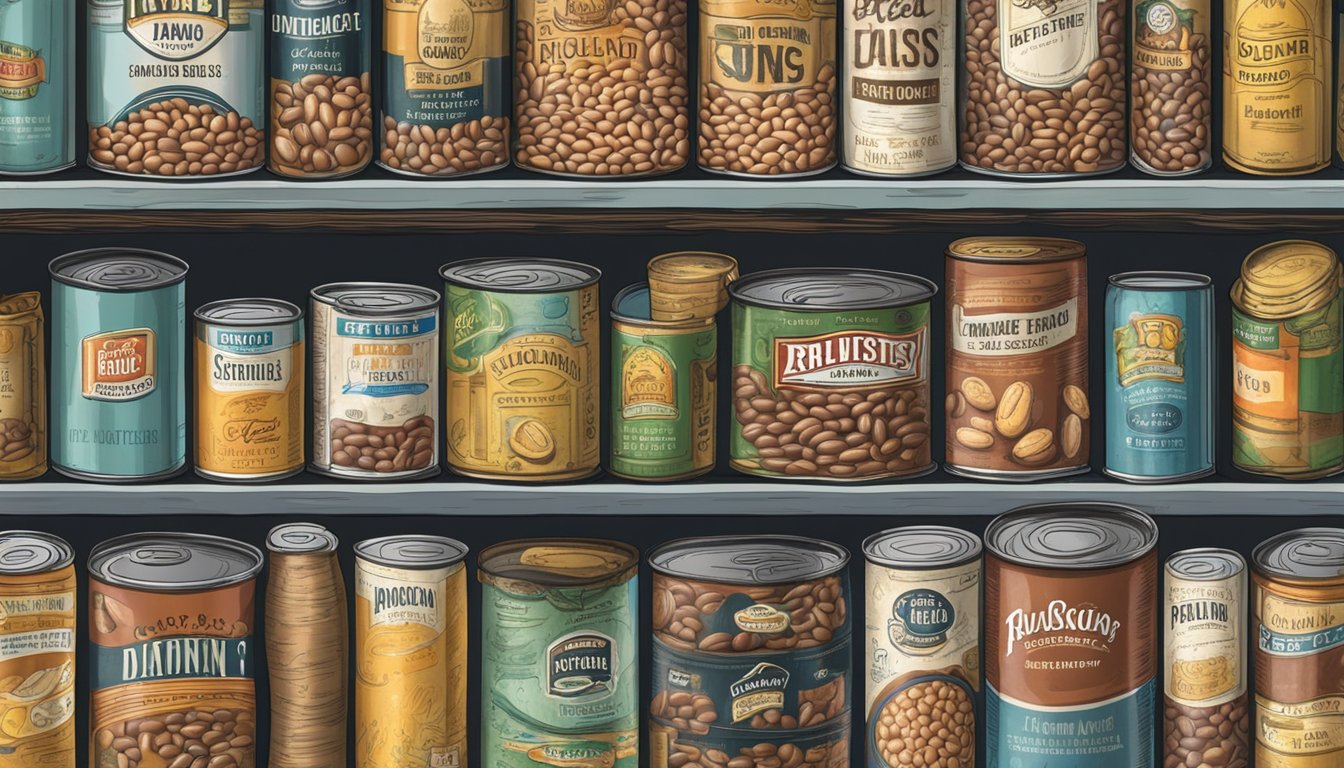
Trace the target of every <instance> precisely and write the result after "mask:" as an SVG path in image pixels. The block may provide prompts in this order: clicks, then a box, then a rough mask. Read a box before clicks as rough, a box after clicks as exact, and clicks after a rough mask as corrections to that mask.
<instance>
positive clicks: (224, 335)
mask: <svg viewBox="0 0 1344 768" xmlns="http://www.w3.org/2000/svg"><path fill="white" fill-rule="evenodd" d="M303 365H304V360H303V310H301V309H299V308H298V307H296V306H294V305H293V304H290V303H289V302H287V301H280V300H279V299H227V300H224V301H214V302H211V303H209V304H206V305H205V306H203V307H201V308H199V309H197V310H196V473H197V474H199V475H201V476H202V477H208V478H211V479H214V480H234V481H252V480H278V479H280V478H282V477H289V476H290V475H293V474H297V473H298V472H300V471H302V470H303V445H304V441H303V391H304V390H303Z"/></svg>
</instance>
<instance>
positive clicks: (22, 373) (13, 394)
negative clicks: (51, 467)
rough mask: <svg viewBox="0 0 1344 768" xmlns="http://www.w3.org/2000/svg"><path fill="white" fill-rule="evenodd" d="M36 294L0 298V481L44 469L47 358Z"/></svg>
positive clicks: (14, 478)
mask: <svg viewBox="0 0 1344 768" xmlns="http://www.w3.org/2000/svg"><path fill="white" fill-rule="evenodd" d="M44 326H45V321H44V319H43V316H42V295H41V294H40V293H38V292H37V291H28V292H26V293H15V294H12V295H9V296H0V480H26V479H28V478H30V477H38V476H40V475H44V474H46V472H47V356H46V334H45V333H43V328H44Z"/></svg>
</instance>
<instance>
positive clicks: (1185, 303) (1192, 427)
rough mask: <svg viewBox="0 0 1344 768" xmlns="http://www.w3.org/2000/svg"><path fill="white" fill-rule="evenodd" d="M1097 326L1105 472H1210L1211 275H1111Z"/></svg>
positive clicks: (1147, 476)
mask: <svg viewBox="0 0 1344 768" xmlns="http://www.w3.org/2000/svg"><path fill="white" fill-rule="evenodd" d="M1105 328H1106V330H1107V331H1108V332H1109V335H1108V337H1107V346H1108V348H1109V349H1108V352H1109V353H1108V354H1107V355H1106V474H1108V475H1111V476H1112V477H1118V478H1120V479H1121V480H1128V481H1130V482H1136V483H1157V482H1168V481H1178V480H1192V479H1194V478H1197V477H1204V476H1206V475H1211V474H1213V463H1214V455H1215V451H1216V447H1215V445H1214V418H1215V415H1214V414H1215V412H1216V411H1215V404H1216V403H1217V396H1216V393H1215V391H1214V375H1215V374H1214V370H1215V366H1214V358H1215V357H1216V356H1217V348H1216V346H1215V343H1214V323H1213V281H1212V280H1210V279H1209V278H1208V277H1207V276H1205V275H1196V274H1192V273H1189V272H1124V273H1121V274H1118V275H1112V276H1111V278H1110V281H1109V284H1108V285H1107V287H1106V326H1105Z"/></svg>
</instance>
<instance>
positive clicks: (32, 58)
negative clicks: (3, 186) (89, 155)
mask: <svg viewBox="0 0 1344 768" xmlns="http://www.w3.org/2000/svg"><path fill="white" fill-rule="evenodd" d="M73 14H74V10H73V5H72V4H70V3H66V2H51V1H50V0H5V2H0V173H16V174H27V173H43V172H46V171H54V170H57V169H59V168H63V167H65V166H67V165H70V164H72V163H73V162H74V153H75V146H74V132H73V130H72V126H71V122H72V121H73V119H74V110H73V108H72V107H73V104H72V97H73V90H72V81H71V77H70V70H71V65H72V63H73V55H74V51H73V40H74V29H73V24H74V21H73Z"/></svg>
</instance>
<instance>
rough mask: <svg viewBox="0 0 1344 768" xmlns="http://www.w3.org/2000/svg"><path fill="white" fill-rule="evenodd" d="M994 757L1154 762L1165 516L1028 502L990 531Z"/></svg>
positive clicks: (990, 750)
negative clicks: (1160, 546)
mask: <svg viewBox="0 0 1344 768" xmlns="http://www.w3.org/2000/svg"><path fill="white" fill-rule="evenodd" d="M985 547H986V548H987V549H988V550H989V552H988V554H987V555H986V557H985V682H986V683H987V687H986V695H985V724H986V725H985V729H986V737H985V740H986V750H985V751H986V764H987V765H999V766H1002V765H1013V766H1020V768H1044V767H1045V766H1054V765H1087V766H1088V768H1152V766H1153V755H1154V747H1155V744H1154V743H1153V740H1154V730H1155V729H1154V726H1155V719H1154V718H1155V717H1156V715H1157V694H1158V691H1157V644H1156V637H1157V632H1156V629H1157V627H1156V626H1155V622H1156V619H1157V616H1158V608H1157V524H1156V523H1155V522H1153V519H1152V518H1151V517H1148V516H1147V515H1145V514H1143V513H1142V512H1140V511H1138V510H1136V509H1131V508H1129V507H1125V506H1121V505H1119V504H1099V503H1098V504H1087V503H1063V504H1042V505H1038V506H1034V507H1023V508H1021V509H1017V510H1013V511H1012V512H1009V513H1007V514H1005V515H1001V516H999V517H998V518H996V519H995V520H994V521H993V522H992V523H990V524H989V527H988V528H987V529H986V530H985Z"/></svg>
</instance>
